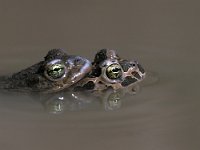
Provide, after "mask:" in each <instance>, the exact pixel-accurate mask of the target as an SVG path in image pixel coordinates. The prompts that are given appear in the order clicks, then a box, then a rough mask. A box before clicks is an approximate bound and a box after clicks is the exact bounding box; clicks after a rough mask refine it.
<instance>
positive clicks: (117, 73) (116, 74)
mask: <svg viewBox="0 0 200 150" xmlns="http://www.w3.org/2000/svg"><path fill="white" fill-rule="evenodd" d="M106 75H107V77H108V78H109V79H119V78H121V76H122V69H121V67H120V66H119V65H118V64H112V65H110V66H108V68H107V69H106Z"/></svg>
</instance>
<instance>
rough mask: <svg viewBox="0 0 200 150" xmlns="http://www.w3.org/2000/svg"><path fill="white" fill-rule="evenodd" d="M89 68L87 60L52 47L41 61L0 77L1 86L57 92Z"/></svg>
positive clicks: (78, 78)
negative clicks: (7, 75)
mask: <svg viewBox="0 0 200 150" xmlns="http://www.w3.org/2000/svg"><path fill="white" fill-rule="evenodd" d="M90 70H91V63H90V61H89V60H87V59H85V58H83V57H80V56H73V55H68V54H67V53H66V52H65V51H64V50H62V49H52V50H50V51H49V52H48V54H47V55H46V56H45V57H44V60H43V61H40V62H39V63H37V64H35V65H33V66H31V67H29V68H27V69H24V70H22V71H20V72H18V73H14V74H13V75H12V76H10V77H2V78H1V88H3V89H8V90H12V89H13V90H19V91H29V92H30V91H31V92H45V93H46V92H47V93H49V92H50V93H51V92H57V91H60V90H63V89H65V88H68V87H70V86H71V85H73V84H75V83H76V82H78V81H79V80H81V79H82V78H83V77H84V76H86V74H88V73H89V72H90Z"/></svg>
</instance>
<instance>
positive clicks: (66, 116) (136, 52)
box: [0, 0, 200, 150]
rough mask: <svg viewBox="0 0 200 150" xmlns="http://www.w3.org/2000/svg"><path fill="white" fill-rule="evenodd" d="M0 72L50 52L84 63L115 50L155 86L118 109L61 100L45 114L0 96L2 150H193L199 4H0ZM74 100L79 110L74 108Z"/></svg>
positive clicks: (181, 0) (19, 97) (40, 107)
mask: <svg viewBox="0 0 200 150" xmlns="http://www.w3.org/2000/svg"><path fill="white" fill-rule="evenodd" d="M0 2H1V4H0V18H1V24H0V33H1V34H0V64H1V67H0V72H1V74H2V75H6V74H11V73H13V72H17V71H19V70H21V69H23V68H26V67H28V66H30V65H32V64H34V63H36V62H38V61H40V60H42V59H43V57H44V56H45V55H46V53H47V51H48V50H49V49H51V48H64V49H66V50H67V52H68V53H69V54H76V55H82V56H84V57H87V58H89V59H92V58H93V57H94V54H95V52H96V51H97V50H99V49H101V48H111V49H116V50H117V51H118V53H119V55H120V56H121V57H123V58H128V59H136V60H138V61H139V62H140V63H141V64H142V65H143V66H144V68H145V69H146V70H148V71H150V72H153V73H155V75H156V78H157V79H158V80H157V81H156V82H151V79H148V78H147V82H149V83H151V84H146V85H145V83H144V84H143V85H141V88H140V91H139V92H138V93H137V94H136V95H133V96H128V97H125V98H124V99H122V101H121V105H120V106H121V107H119V108H118V109H115V110H113V111H111V110H110V111H109V110H106V109H105V103H104V102H101V101H97V100H94V101H90V102H88V103H86V104H85V105H83V106H82V105H79V104H77V103H76V104H74V103H73V102H69V101H68V100H67V99H66V103H65V105H64V106H65V108H64V111H63V112H62V113H57V114H55V113H52V112H51V111H50V110H49V109H48V108H46V107H45V104H44V103H42V102H41V101H40V100H38V99H37V98H36V99H34V98H31V97H30V96H28V95H24V94H22V93H15V94H11V93H9V92H8V93H3V94H1V97H0V120H1V123H0V147H1V149H3V150H13V149H17V150H35V149H37V150H54V149H69V150H79V149H80V150H102V149H106V150H107V149H110V150H122V149H125V150H129V149H130V150H133V149H135V150H189V149H190V150H199V148H200V142H199V138H200V136H199V135H200V133H199V131H200V129H199V125H200V121H199V114H200V109H199V105H200V102H199V98H200V94H199V83H200V82H199V75H200V71H199V66H198V65H199V64H200V59H199V56H200V52H199V48H200V45H199V40H200V30H199V26H200V21H199V15H200V8H199V7H200V5H199V2H198V1H195V0H191V1H186V0H152V1H148V0H140V1H139V0H134V1H129V0H124V1H119V0H115V1H114V0H108V1H100V0H99V1H98V0H85V1H70V0H69V1H45V0H44V1H36V0H34V1H31V0H30V1H22V0H20V1H12V2H11V1H0ZM79 106H80V107H79Z"/></svg>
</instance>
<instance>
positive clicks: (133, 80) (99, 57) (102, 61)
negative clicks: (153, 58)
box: [74, 49, 146, 91]
mask: <svg viewBox="0 0 200 150" xmlns="http://www.w3.org/2000/svg"><path fill="white" fill-rule="evenodd" d="M92 64H93V66H92V70H91V72H90V73H89V74H88V76H86V77H85V78H84V79H82V80H80V81H79V82H78V83H77V84H75V86H74V90H75V91H81V90H89V91H102V90H106V89H108V88H112V89H113V90H118V89H123V88H127V87H129V86H132V85H135V84H137V83H138V82H140V81H142V80H143V79H144V78H145V74H146V73H145V71H144V69H143V68H142V66H141V65H140V64H139V63H138V62H137V61H134V60H133V61H132V60H126V59H122V58H120V57H119V56H118V54H117V53H116V51H115V50H110V49H102V50H100V51H99V52H97V54H96V56H95V59H94V61H93V63H92Z"/></svg>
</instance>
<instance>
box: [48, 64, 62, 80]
mask: <svg viewBox="0 0 200 150" xmlns="http://www.w3.org/2000/svg"><path fill="white" fill-rule="evenodd" d="M47 74H48V76H49V77H51V78H53V79H58V78H61V77H62V76H63V75H64V74H65V67H64V65H62V64H53V65H51V66H49V68H48V69H47Z"/></svg>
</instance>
